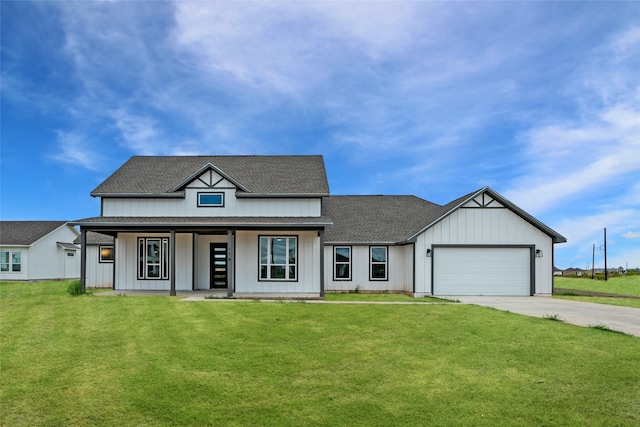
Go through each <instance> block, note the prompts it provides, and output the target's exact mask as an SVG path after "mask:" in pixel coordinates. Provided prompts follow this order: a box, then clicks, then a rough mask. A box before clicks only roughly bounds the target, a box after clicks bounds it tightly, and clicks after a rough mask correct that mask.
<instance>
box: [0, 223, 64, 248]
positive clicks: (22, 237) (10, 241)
mask: <svg viewBox="0 0 640 427" xmlns="http://www.w3.org/2000/svg"><path fill="white" fill-rule="evenodd" d="M66 223H67V221H0V244H1V245H19V246H23V245H25V246H27V245H31V244H33V243H35V242H37V241H38V240H40V239H41V238H43V237H44V236H46V235H47V234H49V233H51V232H53V231H54V230H56V229H58V228H60V227H62V226H63V225H65V224H66Z"/></svg>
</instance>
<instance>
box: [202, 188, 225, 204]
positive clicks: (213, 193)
mask: <svg viewBox="0 0 640 427" xmlns="http://www.w3.org/2000/svg"><path fill="white" fill-rule="evenodd" d="M207 195H218V196H220V203H219V204H209V203H201V202H200V196H207ZM197 199H198V207H199V208H224V192H221V191H216V192H198V195H197Z"/></svg>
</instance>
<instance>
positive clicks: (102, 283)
mask: <svg viewBox="0 0 640 427" xmlns="http://www.w3.org/2000/svg"><path fill="white" fill-rule="evenodd" d="M105 246H109V245H105ZM86 286H87V287H88V288H110V287H112V286H113V262H100V246H97V245H91V246H87V277H86Z"/></svg>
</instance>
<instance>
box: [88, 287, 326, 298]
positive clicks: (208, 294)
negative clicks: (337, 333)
mask: <svg viewBox="0 0 640 427" xmlns="http://www.w3.org/2000/svg"><path fill="white" fill-rule="evenodd" d="M93 295H95V296H100V297H102V296H145V297H149V296H163V297H166V296H169V291H166V290H162V291H135V290H110V291H105V292H95V293H94V294H93ZM176 296H177V297H181V298H182V299H183V300H184V301H200V300H203V299H221V300H239V299H248V300H269V301H274V300H276V301H277V300H314V299H315V300H319V299H322V298H321V297H320V295H319V294H313V293H288V294H273V293H234V294H233V296H232V297H227V291H226V290H218V289H200V290H197V291H176Z"/></svg>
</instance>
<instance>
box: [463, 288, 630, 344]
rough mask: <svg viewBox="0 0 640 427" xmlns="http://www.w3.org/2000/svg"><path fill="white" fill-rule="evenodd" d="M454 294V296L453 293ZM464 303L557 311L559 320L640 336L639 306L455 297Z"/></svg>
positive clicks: (537, 312)
mask: <svg viewBox="0 0 640 427" xmlns="http://www.w3.org/2000/svg"><path fill="white" fill-rule="evenodd" d="M452 298H453V297H452ZM455 298H456V299H458V300H459V301H460V302H462V303H465V304H475V305H481V306H484V307H492V308H495V309H498V310H504V311H510V312H512V313H518V314H524V315H526V316H533V317H545V316H553V315H557V316H558V317H559V318H560V320H562V321H564V322H566V323H571V324H572V325H579V326H595V325H606V326H607V327H609V328H610V329H615V330H616V331H620V332H624V333H625V334H629V335H635V336H637V337H640V308H632V307H619V306H616V305H606V304H595V303H592V302H582V301H571V300H564V299H555V298H550V297H490V296H482V297H475V296H474V297H455Z"/></svg>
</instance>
